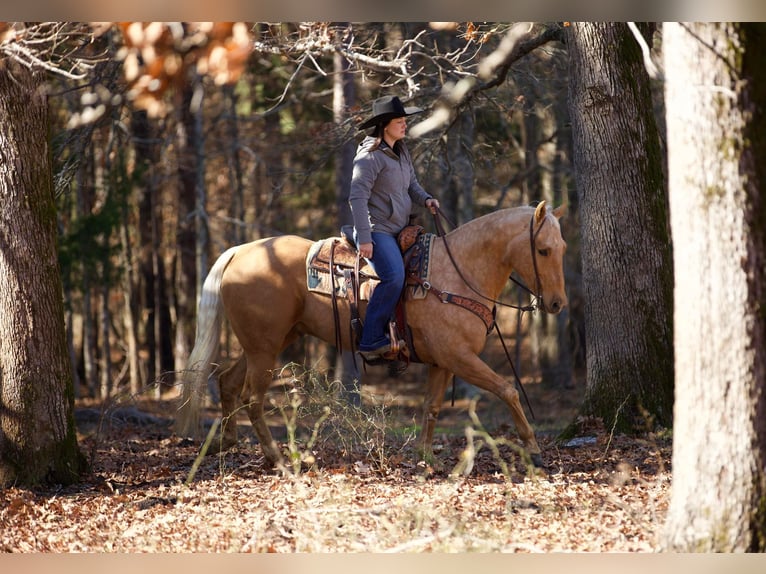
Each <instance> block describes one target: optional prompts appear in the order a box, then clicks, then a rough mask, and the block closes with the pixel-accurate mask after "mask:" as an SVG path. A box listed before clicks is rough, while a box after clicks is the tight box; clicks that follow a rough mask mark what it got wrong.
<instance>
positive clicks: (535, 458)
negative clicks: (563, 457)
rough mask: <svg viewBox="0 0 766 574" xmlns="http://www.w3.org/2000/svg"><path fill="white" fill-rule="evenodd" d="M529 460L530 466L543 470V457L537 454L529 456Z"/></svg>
mask: <svg viewBox="0 0 766 574" xmlns="http://www.w3.org/2000/svg"><path fill="white" fill-rule="evenodd" d="M529 458H531V459H532V465H533V466H534V467H535V468H543V466H544V465H543V456H542V455H541V454H540V453H539V452H536V453H533V454H530V455H529Z"/></svg>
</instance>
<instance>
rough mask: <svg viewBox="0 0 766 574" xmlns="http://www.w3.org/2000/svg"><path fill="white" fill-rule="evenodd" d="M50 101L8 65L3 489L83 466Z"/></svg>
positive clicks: (62, 478) (2, 111) (1, 341)
mask: <svg viewBox="0 0 766 574" xmlns="http://www.w3.org/2000/svg"><path fill="white" fill-rule="evenodd" d="M48 137H49V133H48V106H47V101H46V99H45V97H44V96H43V95H42V89H41V83H40V82H39V81H38V78H37V77H36V76H35V75H34V74H33V73H32V72H30V71H29V70H27V69H26V68H23V67H20V66H13V65H12V64H10V63H8V62H6V63H5V67H3V68H2V69H0V205H2V210H0V487H4V486H7V485H11V484H16V485H34V484H38V483H40V482H43V481H52V482H63V483H71V482H74V481H76V480H77V479H78V478H79V476H80V473H81V472H82V471H83V470H84V466H85V465H84V458H83V456H82V454H81V453H80V451H79V448H78V446H77V437H76V434H75V427H74V415H73V410H74V398H73V392H74V391H73V388H72V373H71V371H70V364H69V355H68V352H67V344H66V334H65V328H64V305H63V300H62V283H61V275H60V273H59V265H58V258H57V245H56V233H57V232H56V210H55V204H54V198H53V182H52V171H51V163H50V150H49V148H48Z"/></svg>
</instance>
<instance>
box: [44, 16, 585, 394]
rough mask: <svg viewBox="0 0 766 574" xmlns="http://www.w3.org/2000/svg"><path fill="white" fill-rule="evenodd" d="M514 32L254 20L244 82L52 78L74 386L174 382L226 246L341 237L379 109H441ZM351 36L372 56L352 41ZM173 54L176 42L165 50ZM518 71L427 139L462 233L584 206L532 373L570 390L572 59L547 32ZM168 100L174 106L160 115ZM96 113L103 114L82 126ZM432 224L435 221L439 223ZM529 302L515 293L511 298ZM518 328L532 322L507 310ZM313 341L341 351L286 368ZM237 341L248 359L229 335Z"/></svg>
mask: <svg viewBox="0 0 766 574" xmlns="http://www.w3.org/2000/svg"><path fill="white" fill-rule="evenodd" d="M507 28H508V26H506V25H502V24H490V23H484V24H481V25H475V24H467V25H463V26H461V27H459V28H455V29H450V30H435V29H433V28H432V27H430V26H429V25H428V23H389V24H383V23H378V24H374V23H372V24H371V23H362V24H353V25H328V24H281V25H272V26H268V25H257V26H254V27H253V29H252V31H253V33H254V38H253V41H254V42H255V43H256V51H255V53H254V54H253V55H252V56H251V57H249V58H247V59H246V60H244V61H243V62H242V64H241V65H242V69H241V72H240V75H239V78H238V80H237V81H236V82H235V83H230V84H225V85H217V84H216V81H215V77H213V76H211V75H202V74H199V73H190V74H183V75H179V77H175V78H173V80H172V82H173V84H172V87H173V93H172V94H170V95H169V96H168V97H166V98H165V99H164V100H163V101H162V102H158V101H156V100H154V99H153V98H152V99H149V98H147V99H146V102H147V106H146V107H147V108H148V110H136V109H135V106H130V107H129V106H128V105H114V104H113V103H112V102H113V100H114V99H115V98H114V95H115V94H119V92H120V89H121V85H123V82H124V80H123V79H122V67H121V65H120V63H119V62H117V61H114V60H109V61H104V62H101V63H99V64H97V66H96V69H95V70H94V71H95V72H96V74H95V78H94V79H93V80H92V81H93V82H94V85H92V89H91V88H88V87H80V89H77V90H72V89H71V88H68V87H66V86H67V84H66V83H65V82H63V81H62V82H61V84H60V85H59V86H58V87H56V86H54V87H52V88H51V90H52V93H51V96H50V97H49V101H50V103H51V108H52V112H53V114H54V116H53V117H54V120H55V121H54V125H53V126H52V129H53V134H54V138H53V154H54V162H55V168H54V169H55V173H56V174H57V179H56V189H57V204H58V213H59V226H60V231H61V235H60V246H61V263H62V273H63V279H64V290H65V298H66V311H67V330H68V334H69V341H70V352H71V356H72V361H73V364H74V365H76V370H75V372H76V378H75V392H76V396H93V397H107V396H110V395H113V394H114V393H119V392H123V391H126V390H127V391H129V392H131V393H136V392H139V391H140V390H143V389H145V388H146V387H147V386H149V385H154V384H157V383H160V385H162V384H172V383H173V381H174V377H175V375H174V373H175V372H177V371H179V370H181V369H183V368H184V366H185V360H186V358H187V357H188V353H189V351H190V349H191V345H192V344H193V338H194V325H195V321H194V320H195V315H196V296H195V293H198V292H199V289H200V285H201V282H202V280H204V277H205V275H206V274H207V269H208V268H209V266H210V265H211V264H212V262H213V261H214V260H215V258H216V257H217V256H218V254H220V253H221V252H223V251H224V250H225V249H226V248H227V247H228V246H231V245H234V244H238V243H242V242H245V241H251V240H254V239H257V238H260V237H266V236H271V235H276V234H286V233H295V234H299V235H302V236H305V237H309V238H313V239H319V238H322V237H327V236H329V235H337V233H338V229H339V226H340V225H341V224H343V223H348V222H349V210H348V206H347V204H346V197H347V194H348V182H349V178H350V171H351V167H350V160H351V159H352V157H353V153H354V151H355V149H356V145H357V143H358V142H359V141H360V138H361V136H362V134H361V133H360V132H359V131H358V130H357V128H356V126H357V125H358V123H359V122H360V121H361V119H363V118H365V117H366V114H368V113H369V105H370V102H371V101H372V100H373V99H374V98H375V97H378V96H380V95H382V94H387V93H392V94H397V95H399V96H400V97H402V98H403V99H405V100H406V101H407V102H408V105H418V106H420V107H422V108H424V109H426V110H428V109H431V108H434V107H435V106H436V104H437V103H438V100H439V98H440V94H441V93H442V91H443V86H444V85H445V83H447V84H449V83H450V82H452V83H454V82H457V81H459V80H460V79H461V78H462V77H464V76H465V75H467V74H468V73H469V70H470V68H471V67H472V66H475V64H476V63H477V62H479V61H480V60H481V58H483V57H485V56H486V55H487V54H489V53H491V52H492V51H493V50H494V49H495V48H496V47H497V45H498V43H499V42H500V41H501V40H502V38H503V37H504V35H505V32H506V31H507ZM149 34H150V31H147V32H146V33H145V36H142V37H141V38H139V39H138V40H137V42H138V45H139V47H140V45H141V42H144V43H148V42H150V41H151V40H153V38H150V37H149ZM110 41H111V40H110V36H109V35H108V34H107V35H105V36H103V37H100V38H98V39H96V40H95V42H97V46H99V47H98V48H97V47H95V46H94V47H93V48H91V49H93V50H98V49H102V50H108V49H109V43H110ZM338 43H341V44H345V45H347V46H348V48H347V49H348V52H349V53H353V54H355V55H356V57H351V58H344V57H342V56H341V55H340V54H338V53H337V52H335V50H334V48H333V46H334V45H337V44H338ZM158 52H159V51H158ZM139 53H140V52H139ZM167 57H170V56H169V55H163V53H162V52H159V53H158V56H157V61H161V60H162V59H163V58H167ZM130 61H131V60H130V59H129V60H128V63H129V62H130ZM135 73H136V74H138V73H139V72H138V71H136V72H135ZM504 79H505V81H502V82H498V85H497V86H496V87H493V89H492V90H489V89H486V90H482V91H477V92H476V95H475V97H473V98H472V100H471V102H470V103H468V104H467V105H465V106H464V107H463V108H462V109H461V110H460V112H459V113H457V114H454V117H452V118H450V121H449V123H448V124H447V125H444V126H441V127H440V129H438V130H434V131H433V132H432V133H429V134H426V135H424V136H423V137H421V138H418V139H417V140H411V142H410V147H411V148H412V152H413V156H414V158H415V164H416V168H417V171H418V176H419V178H420V180H421V182H422V183H423V184H424V185H425V187H426V188H427V189H428V190H429V191H430V192H431V193H433V194H435V195H436V196H437V197H439V198H440V200H441V202H442V206H443V207H444V209H445V211H446V213H447V214H448V216H449V217H450V219H451V220H452V221H453V222H454V223H455V224H460V223H462V222H464V221H468V220H470V219H473V218H475V217H477V216H479V215H482V214H484V213H486V212H488V211H491V210H495V209H498V208H500V207H507V206H513V205H521V204H528V203H530V202H532V201H539V200H542V199H546V200H548V202H549V203H553V204H555V205H558V204H561V203H568V204H569V215H568V216H567V218H566V221H565V223H564V226H565V228H564V235H565V237H566V239H567V241H568V242H569V251H568V258H567V264H566V270H567V282H568V287H569V296H570V309H569V311H568V312H567V313H566V314H565V315H564V316H563V317H562V318H561V319H560V320H558V321H554V323H553V324H552V325H549V326H548V327H547V328H546V326H545V325H544V319H543V318H541V317H535V318H533V319H532V321H531V324H532V325H533V329H535V331H534V338H533V340H532V360H531V363H528V364H529V365H530V368H532V369H534V370H538V369H539V367H540V366H541V365H542V366H545V367H547V369H548V370H547V371H546V372H545V377H546V378H547V379H551V380H552V381H563V383H562V384H570V382H571V379H572V376H573V370H574V368H575V367H576V366H579V367H583V365H584V338H583V336H582V330H583V327H582V299H581V297H580V296H579V293H580V290H581V285H580V279H579V276H580V264H579V251H578V240H577V231H576V230H577V220H578V210H577V197H576V194H575V193H574V186H573V185H572V175H571V170H572V166H571V145H572V144H571V136H570V133H569V131H570V130H569V120H568V115H567V110H566V107H567V102H566V90H567V73H566V54H565V52H564V51H563V50H562V47H561V46H560V45H559V44H557V43H556V42H550V43H548V44H546V45H545V46H544V47H543V48H542V49H539V50H536V51H534V52H533V53H531V54H530V55H529V56H527V57H526V58H523V59H522V60H520V61H519V63H518V64H516V65H515V67H514V70H513V73H509V74H507V76H505V78H504ZM165 87H166V86H162V88H163V89H164V88H165ZM167 87H170V86H167ZM120 101H121V102H125V103H126V104H127V99H122V100H120ZM84 102H89V103H88V106H87V107H86V108H85V110H83V103H84ZM90 102H92V103H90ZM160 106H164V107H166V109H164V110H163V115H162V116H161V117H160V110H159V109H158V108H159V107H160ZM89 114H99V118H98V119H97V120H96V121H91V122H89V123H87V124H82V125H78V121H77V120H78V119H79V120H81V121H82V120H88V119H89V117H88V116H89ZM152 116H154V117H152ZM417 119H418V118H417V117H416V118H414V120H413V121H412V122H410V123H411V125H414V124H415V123H416V122H417ZM421 220H422V221H423V223H424V224H425V225H426V226H428V227H429V229H432V224H431V222H430V220H429V218H427V217H425V214H421ZM254 296H256V295H255V294H254ZM520 296H521V295H520V294H519V295H516V294H515V293H509V294H508V298H509V300H510V302H513V303H515V302H516V298H517V297H520ZM510 319H515V317H514V316H513V315H510ZM504 327H505V329H506V330H508V332H509V333H515V332H516V327H515V325H514V324H513V323H512V322H510V321H509V322H507V323H504ZM527 327H528V325H527V323H526V322H525V323H524V329H525V330H526V329H527ZM546 329H547V330H546ZM559 332H560V333H559ZM557 333H559V334H558V337H557ZM561 341H563V343H561ZM560 347H562V348H560ZM307 350H308V352H309V354H308V357H307V358H306V364H313V363H315V362H316V361H317V360H318V359H319V358H320V357H324V356H327V355H329V356H330V359H332V352H331V350H330V349H328V348H327V347H326V346H324V345H314V344H312V343H310V342H309V343H306V342H303V343H301V344H300V345H299V346H298V347H297V348H296V349H294V350H290V351H289V352H288V353H287V354H286V356H285V359H286V360H296V361H298V362H301V363H303V358H302V357H303V355H304V354H305V352H306V351H307ZM225 352H226V353H227V354H228V353H236V352H237V348H236V342H235V341H232V340H231V338H230V337H229V335H228V334H227V335H226V345H225ZM561 353H564V357H563V358H564V360H563V361H562V360H561V357H560V354H561ZM330 362H331V363H332V360H331V361H330ZM525 368H526V366H525ZM561 369H563V371H562V372H559V370H561ZM554 370H555V371H556V372H553V371H554ZM162 388H163V387H162V386H158V387H157V389H158V391H159V390H161V389H162Z"/></svg>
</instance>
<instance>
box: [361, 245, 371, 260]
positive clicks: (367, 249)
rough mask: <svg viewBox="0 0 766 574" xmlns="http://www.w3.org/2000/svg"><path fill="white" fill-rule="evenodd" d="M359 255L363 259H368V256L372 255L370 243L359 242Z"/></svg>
mask: <svg viewBox="0 0 766 574" xmlns="http://www.w3.org/2000/svg"><path fill="white" fill-rule="evenodd" d="M359 255H361V256H362V257H364V258H365V259H369V258H370V257H372V243H360V244H359Z"/></svg>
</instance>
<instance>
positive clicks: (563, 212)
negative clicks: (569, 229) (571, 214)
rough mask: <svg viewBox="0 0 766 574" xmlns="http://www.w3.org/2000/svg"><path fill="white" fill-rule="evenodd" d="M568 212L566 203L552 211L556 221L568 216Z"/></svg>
mask: <svg viewBox="0 0 766 574" xmlns="http://www.w3.org/2000/svg"><path fill="white" fill-rule="evenodd" d="M566 212H567V204H566V203H562V204H561V205H559V206H558V207H557V208H556V209H554V210H553V211H552V213H553V215H554V217H555V218H556V219H561V218H562V217H563V216H564V215H566Z"/></svg>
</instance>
